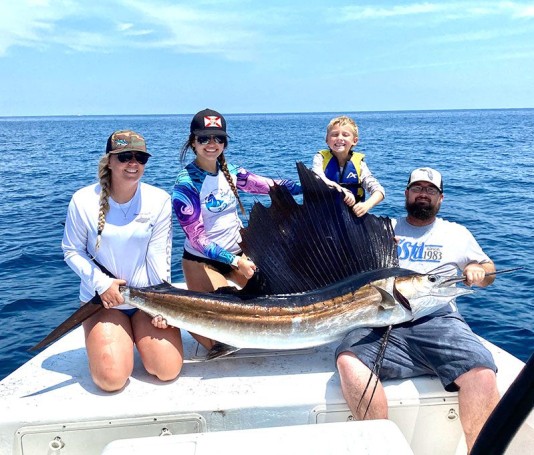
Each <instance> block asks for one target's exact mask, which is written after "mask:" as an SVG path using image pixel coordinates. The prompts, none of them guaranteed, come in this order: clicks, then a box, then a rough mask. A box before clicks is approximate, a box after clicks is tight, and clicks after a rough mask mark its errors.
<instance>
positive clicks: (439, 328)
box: [336, 311, 497, 392]
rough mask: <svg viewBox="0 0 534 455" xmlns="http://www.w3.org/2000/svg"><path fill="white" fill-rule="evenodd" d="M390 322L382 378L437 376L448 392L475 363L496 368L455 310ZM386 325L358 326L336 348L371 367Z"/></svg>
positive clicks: (455, 389) (339, 352) (453, 389)
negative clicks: (412, 319) (400, 322)
mask: <svg viewBox="0 0 534 455" xmlns="http://www.w3.org/2000/svg"><path fill="white" fill-rule="evenodd" d="M439 313H440V314H439V315H436V313H434V314H433V315H431V316H426V317H423V318H421V319H418V320H417V321H415V322H407V323H404V324H399V325H396V326H393V329H392V330H391V333H390V336H389V342H388V344H387V347H386V352H385V356H384V361H383V364H382V368H381V370H380V373H379V376H380V379H381V380H384V379H401V378H411V377H414V376H421V375H425V374H430V375H434V376H438V377H439V379H440V381H441V383H442V384H443V386H444V387H445V390H447V391H448V392H455V391H457V390H458V386H457V385H456V383H455V382H454V381H455V380H456V378H458V377H459V376H461V375H462V374H464V373H467V372H468V371H469V370H471V369H473V368H476V367H486V368H489V369H491V370H493V371H495V372H497V366H496V365H495V362H494V360H493V356H492V355H491V352H489V351H488V350H487V349H486V348H485V347H484V346H483V345H482V343H481V342H480V340H479V339H478V338H477V336H476V335H475V334H474V333H473V332H472V331H471V329H470V328H469V326H468V325H467V323H466V322H465V321H464V319H463V318H462V316H461V315H460V313H458V312H456V311H455V312H452V311H451V312H442V311H440V312H439ZM386 329H387V328H386V327H379V328H358V329H354V330H353V331H351V332H349V333H348V334H347V335H346V336H345V338H344V339H343V341H342V342H341V344H340V345H339V347H338V348H337V349H336V359H337V357H338V356H339V355H340V354H341V353H342V352H352V353H353V354H354V355H355V356H356V357H357V358H358V359H360V360H361V361H362V362H363V363H364V364H365V365H366V366H367V367H368V368H369V369H372V368H373V365H374V363H375V362H376V358H377V354H378V352H379V350H380V345H381V338H382V335H383V334H384V333H385V331H386Z"/></svg>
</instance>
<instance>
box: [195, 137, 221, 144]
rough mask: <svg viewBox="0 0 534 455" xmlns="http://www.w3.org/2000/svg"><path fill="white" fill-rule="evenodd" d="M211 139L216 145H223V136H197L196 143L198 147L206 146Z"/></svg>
mask: <svg viewBox="0 0 534 455" xmlns="http://www.w3.org/2000/svg"><path fill="white" fill-rule="evenodd" d="M211 138H213V140H214V141H215V143H216V144H224V140H225V139H226V137H225V136H197V142H198V143H199V144H200V145H206V144H209V143H210V140H211Z"/></svg>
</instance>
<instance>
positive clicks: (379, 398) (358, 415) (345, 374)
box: [337, 352, 388, 420]
mask: <svg viewBox="0 0 534 455" xmlns="http://www.w3.org/2000/svg"><path fill="white" fill-rule="evenodd" d="M337 368H338V371H339V377H340V379H341V390H342V391H343V396H344V397H345V400H346V402H347V404H348V405H349V409H350V411H351V412H352V415H353V416H354V418H355V419H357V420H363V419H364V416H365V419H366V420H372V419H387V417H388V402H387V398H386V394H385V392H384V388H383V387H382V384H381V383H380V381H379V382H378V384H377V387H376V391H375V393H374V396H373V398H372V400H371V395H372V394H373V389H374V387H375V382H376V376H374V375H373V377H372V379H371V382H370V383H369V386H368V387H367V391H366V392H365V396H364V397H363V399H362V395H363V393H364V390H365V388H366V386H367V384H368V382H369V378H370V376H371V370H369V368H367V367H366V366H365V365H364V364H363V363H362V362H360V361H359V360H358V359H357V358H356V356H355V355H354V354H352V353H351V352H342V353H341V354H340V355H339V357H338V358H337ZM360 400H361V403H360ZM369 400H371V405H370V406H369ZM368 406H369V409H367V407H368Z"/></svg>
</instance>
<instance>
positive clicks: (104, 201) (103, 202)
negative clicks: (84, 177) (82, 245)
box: [95, 153, 111, 253]
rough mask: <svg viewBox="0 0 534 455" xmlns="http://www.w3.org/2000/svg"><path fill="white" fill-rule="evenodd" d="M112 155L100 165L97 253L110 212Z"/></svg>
mask: <svg viewBox="0 0 534 455" xmlns="http://www.w3.org/2000/svg"><path fill="white" fill-rule="evenodd" d="M109 159H110V155H109V154H108V153H106V154H105V155H104V156H103V157H102V158H101V159H100V162H99V163H98V179H99V181H100V211H99V212H98V231H97V236H96V244H95V253H96V251H98V249H99V248H100V242H101V240H102V231H103V230H104V225H105V224H106V215H107V213H108V212H109V196H110V193H111V170H110V169H109Z"/></svg>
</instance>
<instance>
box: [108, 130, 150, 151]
mask: <svg viewBox="0 0 534 455" xmlns="http://www.w3.org/2000/svg"><path fill="white" fill-rule="evenodd" d="M121 152H143V153H146V154H147V155H149V156H152V155H150V153H148V152H147V151H146V142H145V138H144V137H143V136H141V135H140V134H139V133H136V132H135V131H131V130H120V131H115V132H114V133H113V134H112V135H111V136H109V138H108V142H107V144H106V153H111V154H116V153H121Z"/></svg>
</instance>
